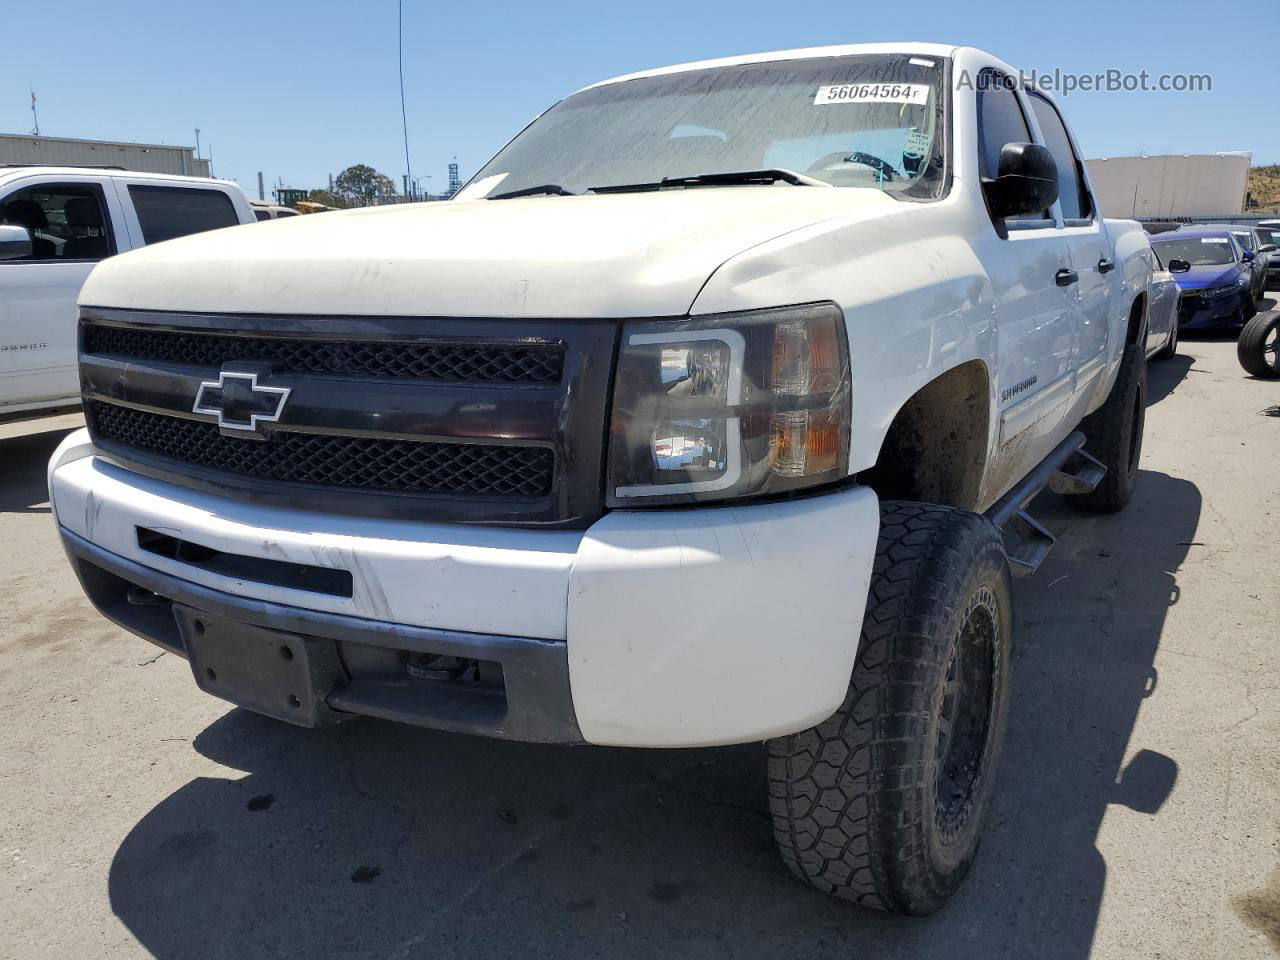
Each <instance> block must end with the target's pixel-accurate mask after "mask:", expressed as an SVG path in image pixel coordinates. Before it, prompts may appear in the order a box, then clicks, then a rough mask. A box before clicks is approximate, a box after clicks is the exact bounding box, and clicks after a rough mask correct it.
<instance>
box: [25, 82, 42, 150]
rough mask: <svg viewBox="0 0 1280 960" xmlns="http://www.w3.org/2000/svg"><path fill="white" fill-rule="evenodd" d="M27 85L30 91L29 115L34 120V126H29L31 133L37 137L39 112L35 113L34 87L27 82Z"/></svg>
mask: <svg viewBox="0 0 1280 960" xmlns="http://www.w3.org/2000/svg"><path fill="white" fill-rule="evenodd" d="M27 87H28V89H29V90H30V91H31V117H32V119H33V120H34V121H35V126H34V127H32V128H31V135H32V136H35V137H38V136H40V114H38V113H36V88H35V87H33V86H31V84H27Z"/></svg>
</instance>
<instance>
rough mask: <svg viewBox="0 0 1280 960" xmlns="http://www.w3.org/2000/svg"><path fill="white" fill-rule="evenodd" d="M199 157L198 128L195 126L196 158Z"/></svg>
mask: <svg viewBox="0 0 1280 960" xmlns="http://www.w3.org/2000/svg"><path fill="white" fill-rule="evenodd" d="M199 157H200V128H199V127H196V158H197V159H198V158H199Z"/></svg>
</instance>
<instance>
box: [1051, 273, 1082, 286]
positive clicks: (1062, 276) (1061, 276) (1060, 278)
mask: <svg viewBox="0 0 1280 960" xmlns="http://www.w3.org/2000/svg"><path fill="white" fill-rule="evenodd" d="M1053 279H1054V282H1055V283H1057V284H1058V286H1060V287H1069V286H1071V285H1072V284H1073V283H1076V282H1077V281H1078V280H1079V279H1080V274H1078V273H1076V272H1075V271H1074V270H1059V271H1058V272H1057V273H1055V274H1054V275H1053Z"/></svg>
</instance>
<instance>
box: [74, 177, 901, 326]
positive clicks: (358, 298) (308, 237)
mask: <svg viewBox="0 0 1280 960" xmlns="http://www.w3.org/2000/svg"><path fill="white" fill-rule="evenodd" d="M903 208H904V204H902V203H901V202H899V201H897V200H894V199H892V198H890V197H887V196H885V195H884V194H882V193H880V192H879V191H877V190H872V189H821V188H815V187H791V186H782V185H775V186H771V187H762V186H744V187H705V188H699V189H692V190H664V191H661V192H650V193H635V194H617V195H589V196H582V197H530V198H525V199H515V200H476V201H458V202H452V203H417V204H408V205H404V206H396V207H377V208H366V209H363V210H352V211H346V212H343V213H323V214H313V215H309V216H305V217H290V218H286V219H282V220H274V221H267V222H263V223H254V224H249V225H246V226H241V227H231V228H227V229H224V230H214V231H210V232H208V233H201V234H196V235H194V236H190V237H184V238H182V239H179V240H170V241H168V242H166V243H161V244H157V245H156V246H154V247H147V248H144V249H141V250H137V251H134V252H132V253H126V254H123V255H121V256H118V257H113V258H111V259H109V260H105V261H103V262H102V263H101V264H100V265H99V266H98V267H97V268H96V269H95V270H94V271H93V273H92V274H91V276H90V277H89V280H88V281H87V282H86V284H85V286H84V288H83V289H82V291H81V295H80V302H81V303H82V304H85V305H89V306H97V307H114V308H122V309H137V310H167V311H190V312H209V313H274V314H299V313H307V314H313V315H315V314H327V315H361V316H453V317H521V316H528V317H545V318H566V317H661V316H678V315H681V314H684V313H686V312H687V311H688V310H689V308H690V306H691V305H692V303H693V301H694V298H695V297H696V296H697V294H698V291H699V290H700V289H701V288H702V286H703V284H705V283H706V281H707V278H708V277H709V276H710V275H711V274H712V273H713V272H714V271H715V270H716V268H717V267H719V266H720V265H721V264H722V263H724V262H725V261H726V260H728V259H730V258H731V257H733V256H734V255H736V254H738V253H741V252H742V251H744V250H746V249H748V248H750V247H753V246H755V245H757V244H760V243H764V242H765V241H767V240H772V239H774V238H776V237H779V236H781V235H783V234H786V233H789V232H791V231H794V230H798V229H801V228H803V227H806V226H809V225H811V224H815V223H819V222H822V221H824V220H830V219H834V218H849V217H850V216H853V217H854V218H855V219H856V218H858V217H859V216H863V215H865V216H866V217H868V218H874V217H880V216H886V215H889V214H891V213H893V212H894V211H900V210H902V209H903Z"/></svg>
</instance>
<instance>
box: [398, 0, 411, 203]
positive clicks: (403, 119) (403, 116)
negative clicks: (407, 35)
mask: <svg viewBox="0 0 1280 960" xmlns="http://www.w3.org/2000/svg"><path fill="white" fill-rule="evenodd" d="M397 7H398V9H399V12H400V33H399V38H398V39H399V50H400V125H401V128H402V130H403V132H404V169H405V175H404V192H405V193H408V192H409V178H410V177H412V176H413V165H412V164H410V163H409V115H408V113H406V112H405V106H404V0H399V3H398V5H397Z"/></svg>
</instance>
